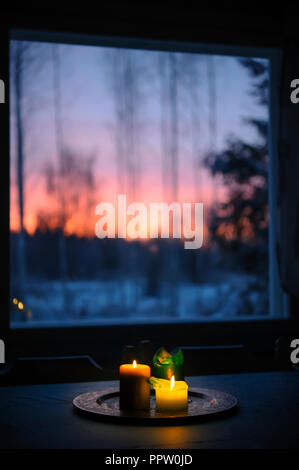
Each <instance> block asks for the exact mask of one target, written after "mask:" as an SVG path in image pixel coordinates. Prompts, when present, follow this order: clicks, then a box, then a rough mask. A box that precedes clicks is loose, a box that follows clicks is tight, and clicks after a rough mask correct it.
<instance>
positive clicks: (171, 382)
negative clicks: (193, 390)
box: [170, 375, 175, 390]
mask: <svg viewBox="0 0 299 470" xmlns="http://www.w3.org/2000/svg"><path fill="white" fill-rule="evenodd" d="M174 384H175V378H174V375H173V376H172V377H171V379H170V390H172V389H173V387H174Z"/></svg>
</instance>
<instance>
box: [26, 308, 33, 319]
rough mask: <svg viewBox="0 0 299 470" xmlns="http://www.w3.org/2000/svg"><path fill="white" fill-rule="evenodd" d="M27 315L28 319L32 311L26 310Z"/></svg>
mask: <svg viewBox="0 0 299 470" xmlns="http://www.w3.org/2000/svg"><path fill="white" fill-rule="evenodd" d="M27 317H28V318H29V319H30V318H32V312H31V310H28V312H27Z"/></svg>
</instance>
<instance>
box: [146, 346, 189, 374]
mask: <svg viewBox="0 0 299 470" xmlns="http://www.w3.org/2000/svg"><path fill="white" fill-rule="evenodd" d="M152 375H153V376H154V377H157V378H160V379H166V380H170V379H171V377H172V376H174V377H175V380H184V354H183V351H182V350H181V349H179V350H178V352H177V353H176V354H170V353H169V352H168V351H167V350H166V349H165V348H164V347H161V348H159V349H158V351H157V352H156V354H155V355H154V357H153V373H152Z"/></svg>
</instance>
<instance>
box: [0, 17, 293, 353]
mask: <svg viewBox="0 0 299 470" xmlns="http://www.w3.org/2000/svg"><path fill="white" fill-rule="evenodd" d="M27 26H28V29H27ZM73 26H74V28H73V30H75V31H76V32H73V31H72V32H71V33H69V32H66V33H59V32H57V31H54V30H53V27H52V26H50V27H49V24H48V25H47V22H46V24H45V25H44V26H42V27H41V29H39V28H40V26H39V28H37V27H36V24H35V23H34V22H33V27H32V25H30V21H29V25H28V21H27V24H26V21H25V28H24V24H21V27H20V24H17V25H15V24H11V25H10V26H9V27H8V28H7V46H9V41H10V39H21V38H22V39H24V37H23V35H24V34H26V40H29V39H31V40H36V41H37V40H42V38H43V40H44V41H47V42H48V41H49V40H50V39H51V41H49V42H63V43H68V44H72V43H73V44H89V45H99V46H105V45H106V46H117V47H125V48H127V47H133V48H139V49H153V48H154V49H157V50H172V51H174V50H175V51H178V52H179V51H181V52H184V51H185V52H200V53H203V54H209V53H213V54H219V55H234V56H238V54H237V51H238V50H239V51H240V56H242V57H260V58H263V57H264V58H267V59H269V64H270V105H269V115H270V117H269V123H270V132H269V154H270V155H271V156H270V158H269V212H270V226H269V227H270V230H269V273H270V274H271V276H270V282H269V298H270V302H271V305H272V312H273V314H272V315H271V316H269V317H267V318H264V317H263V318H257V317H249V316H247V317H245V316H244V317H238V319H237V320H234V319H225V320H223V321H207V320H202V319H201V320H199V321H197V322H193V321H186V322H180V325H181V328H180V329H179V330H180V332H181V333H180V338H181V339H180V340H179V338H177V337H176V333H175V331H176V330H178V328H176V327H175V325H176V323H175V322H173V323H165V324H135V325H134V326H133V325H130V324H128V325H114V326H113V325H102V326H82V325H81V324H79V325H73V326H70V327H58V326H55V327H48V328H44V327H36V328H27V327H26V328H20V329H17V328H11V326H10V320H9V299H8V302H7V303H8V305H7V307H8V308H7V311H8V315H3V318H2V319H1V322H2V325H1V324H0V327H1V326H2V328H3V330H2V331H4V332H5V335H4V337H5V338H7V341H8V345H9V347H10V348H11V352H12V356H22V355H23V356H28V355H30V356H34V355H51V354H52V355H53V354H64V355H65V354H77V353H83V352H86V351H87V352H88V353H90V354H93V355H97V354H98V353H103V352H104V351H105V348H107V347H108V349H109V351H110V353H111V351H112V349H113V352H114V354H115V355H116V354H118V353H119V350H120V348H121V346H122V344H123V342H124V339H123V338H126V340H125V341H126V343H130V344H132V343H133V344H136V342H137V340H140V339H145V338H156V340H157V343H159V344H160V343H161V340H162V338H167V343H168V344H170V345H171V344H173V345H178V341H179V342H180V343H181V345H185V346H188V345H189V346H190V345H191V346H192V345H195V344H196V345H198V343H199V342H200V344H201V345H213V344H239V343H240V341H242V340H243V341H244V342H246V341H248V342H250V344H255V338H254V337H255V336H256V335H257V336H259V337H260V339H261V338H262V337H265V336H266V338H267V339H266V340H265V341H266V343H267V344H268V345H269V344H270V339H271V342H272V340H273V338H275V337H277V336H278V335H280V333H282V332H287V331H289V328H290V319H289V317H288V297H287V296H286V294H283V293H282V289H281V287H280V283H279V276H278V267H277V261H276V256H275V244H276V233H275V224H276V220H275V216H276V211H275V201H276V185H275V181H276V178H277V158H278V155H277V139H278V110H279V107H278V104H279V103H278V90H279V76H280V72H279V71H280V63H281V49H280V48H279V47H277V45H275V46H271V47H269V46H268V45H267V46H264V45H261V46H259V45H255V46H253V47H251V46H248V45H237V44H219V40H218V41H217V43H211V42H206V41H203V40H196V41H194V42H190V41H188V40H186V41H185V40H179V41H178V40H175V39H173V37H171V39H164V38H162V39H157V38H155V39H152V38H150V37H146V38H140V39H136V38H135V37H130V34H128V35H126V34H123V31H122V34H121V35H119V33H118V34H116V33H115V30H114V31H113V33H112V34H111V35H110V34H109V35H106V34H105V35H101V34H100V32H97V33H96V34H93V33H92V34H88V33H86V29H87V26H88V23H86V21H85V22H83V28H80V27H78V24H75V25H73ZM115 26H117V25H115ZM59 29H61V30H63V29H64V28H59ZM67 29H69V25H68V27H67V28H66V30H67ZM82 29H83V31H84V32H83V33H82ZM112 29H113V28H112ZM116 29H117V28H116ZM120 29H121V28H120ZM121 30H122V29H121ZM93 31H94V28H93ZM170 36H172V34H170ZM54 39H55V40H54ZM218 39H219V36H218ZM253 42H255V41H253ZM153 46H154V47H153ZM6 77H7V90H8V91H7V95H8V93H9V72H8V64H7V73H6ZM8 108H9V107H8V106H7V110H6V115H7V118H8V122H7V125H6V129H7V130H8V133H7V135H8V136H9V109H8ZM8 149H9V142H8ZM9 159H10V154H9V152H8V160H9ZM8 166H9V163H8ZM7 199H8V201H9V185H8V198H7ZM8 213H9V212H8ZM8 238H9V233H8ZM8 243H9V241H8ZM282 309H283V315H280V312H281V311H282ZM2 328H1V329H2ZM169 332H171V334H172V338H173V339H168V338H169V337H170V338H171V336H170V335H169ZM220 332H222V333H224V334H221V333H220ZM252 335H253V336H252ZM242 338H243V339H242ZM153 342H154V343H155V341H153ZM162 342H163V340H162ZM262 343H263V341H262V340H261V342H260V343H259V344H260V345H262ZM112 346H113V347H112ZM261 347H262V346H261ZM8 350H9V348H7V351H8Z"/></svg>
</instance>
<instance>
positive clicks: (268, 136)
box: [10, 31, 283, 328]
mask: <svg viewBox="0 0 299 470" xmlns="http://www.w3.org/2000/svg"><path fill="white" fill-rule="evenodd" d="M88 42H89V43H88ZM275 64H276V54H275V53H274V52H273V51H271V50H266V51H265V50H262V51H260V50H248V49H241V48H226V49H225V48H220V47H216V46H200V45H196V46H195V45H190V44H167V43H155V42H142V43H140V42H138V41H125V40H117V39H113V40H112V39H109V40H108V39H105V38H98V39H96V38H93V40H86V38H83V37H81V38H80V37H75V36H67V35H63V36H61V37H60V36H59V35H57V34H56V35H55V34H54V33H53V34H50V33H49V34H42V33H34V32H29V31H28V32H25V31H14V32H13V34H12V36H11V41H10V80H11V82H10V92H11V99H10V103H11V108H10V129H11V134H10V135H11V137H10V139H11V142H10V146H11V154H10V159H11V166H10V241H11V243H10V245H11V258H10V259H11V263H10V264H11V270H10V273H11V274H10V276H11V279H10V281H11V298H10V306H11V309H10V323H11V327H13V328H23V327H35V326H39V327H43V326H45V327H46V326H75V325H98V324H99V325H101V324H105V325H110V324H112V325H113V324H116V325H117V324H127V323H147V324H149V323H150V324H151V323H161V322H176V321H182V322H186V321H187V322H188V321H191V322H197V321H201V320H206V319H208V320H217V321H219V320H230V319H235V320H237V319H240V318H242V317H244V316H245V317H247V318H252V319H255V318H256V317H259V318H272V317H273V316H279V315H282V313H283V309H282V308H281V304H282V296H281V293H280V290H279V285H278V281H277V273H276V268H275V266H274V264H273V249H274V248H273V247H274V243H275V240H274V232H273V217H274V215H273V213H272V209H271V204H272V202H271V201H272V200H273V188H272V186H271V184H272V183H271V178H272V177H273V172H274V170H275V165H274V164H273V161H274V159H275V155H274V146H273V132H272V133H271V128H273V126H275V125H276V123H275V119H274V118H273V116H275V113H274V112H273V114H272V112H271V118H272V120H271V121H270V113H269V106H273V103H272V104H271V99H272V95H271V88H270V87H269V83H270V75H271V74H272V73H275ZM273 71H274V72H273ZM274 106H275V105H274ZM269 126H270V133H269ZM269 175H270V179H269ZM269 194H270V202H269V196H268V195H269ZM120 195H121V196H125V197H126V210H127V206H128V205H129V204H131V203H134V202H138V203H141V204H143V205H144V207H145V208H146V211H147V212H146V214H149V210H150V209H149V208H150V204H151V203H161V202H163V203H167V204H170V203H172V202H177V203H178V205H179V207H180V208H182V207H183V203H192V205H194V204H195V203H203V245H202V246H201V247H200V248H198V249H186V248H185V243H184V239H182V238H173V232H171V231H170V235H169V238H162V237H161V235H162V231H161V227H159V230H158V231H159V237H158V238H152V237H150V236H149V234H148V225H147V228H146V229H145V232H146V236H143V237H142V238H138V239H132V237H131V238H130V236H128V235H127V236H126V237H125V238H120V237H119V232H118V231H117V228H116V229H115V232H114V237H112V236H111V235H112V234H110V237H107V238H98V237H97V236H96V231H95V228H96V224H97V222H98V221H99V213H98V214H97V213H96V207H97V206H98V204H100V203H102V202H106V203H109V204H113V207H114V208H115V210H116V211H118V201H119V199H118V198H119V196H120ZM269 207H270V209H269ZM117 214H118V215H117V216H116V219H114V221H115V223H116V225H117V227H118V228H119V225H118V218H119V217H120V215H119V213H118V212H117ZM132 216H133V215H132V214H131V215H130V216H129V215H127V222H129V221H130V220H131V219H132ZM170 221H171V217H170ZM192 226H193V228H194V221H193V225H192ZM173 227H174V225H173ZM102 228H103V229H105V230H106V229H107V230H108V228H107V226H105V227H102ZM127 228H128V227H127ZM138 228H139V230H141V229H142V227H140V226H139V227H138ZM190 228H191V227H190ZM269 266H270V269H269ZM269 286H270V287H269ZM274 296H276V301H274ZM277 299H278V301H277Z"/></svg>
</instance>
